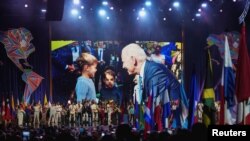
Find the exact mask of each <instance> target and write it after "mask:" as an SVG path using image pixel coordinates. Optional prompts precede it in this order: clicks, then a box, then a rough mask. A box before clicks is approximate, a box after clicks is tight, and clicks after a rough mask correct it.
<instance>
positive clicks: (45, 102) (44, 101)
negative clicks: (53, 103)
mask: <svg viewBox="0 0 250 141" xmlns="http://www.w3.org/2000/svg"><path fill="white" fill-rule="evenodd" d="M47 104H48V99H47V96H46V93H45V94H44V100H43V105H47Z"/></svg>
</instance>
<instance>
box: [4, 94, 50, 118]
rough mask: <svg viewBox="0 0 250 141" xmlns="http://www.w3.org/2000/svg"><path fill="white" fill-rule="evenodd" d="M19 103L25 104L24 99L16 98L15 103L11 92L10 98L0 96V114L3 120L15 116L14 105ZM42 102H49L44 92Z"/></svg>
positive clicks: (45, 103)
mask: <svg viewBox="0 0 250 141" xmlns="http://www.w3.org/2000/svg"><path fill="white" fill-rule="evenodd" d="M20 104H22V105H25V103H24V100H22V101H21V103H20V101H19V99H17V100H16V104H15V100H14V96H13V94H12V95H11V98H10V100H9V99H8V98H7V99H5V98H4V97H2V104H1V106H0V108H1V109H0V111H1V115H0V116H2V118H3V119H5V120H11V119H13V118H14V117H15V113H16V112H15V111H16V105H17V106H19V105H20ZM33 104H34V103H32V104H31V105H33ZM43 104H44V105H47V104H49V102H48V99H47V96H46V94H44V99H43Z"/></svg>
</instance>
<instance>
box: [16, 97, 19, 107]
mask: <svg viewBox="0 0 250 141" xmlns="http://www.w3.org/2000/svg"><path fill="white" fill-rule="evenodd" d="M16 104H17V106H19V105H20V102H19V98H18V97H17V99H16Z"/></svg>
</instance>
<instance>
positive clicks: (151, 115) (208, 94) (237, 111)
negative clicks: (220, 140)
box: [135, 24, 250, 131]
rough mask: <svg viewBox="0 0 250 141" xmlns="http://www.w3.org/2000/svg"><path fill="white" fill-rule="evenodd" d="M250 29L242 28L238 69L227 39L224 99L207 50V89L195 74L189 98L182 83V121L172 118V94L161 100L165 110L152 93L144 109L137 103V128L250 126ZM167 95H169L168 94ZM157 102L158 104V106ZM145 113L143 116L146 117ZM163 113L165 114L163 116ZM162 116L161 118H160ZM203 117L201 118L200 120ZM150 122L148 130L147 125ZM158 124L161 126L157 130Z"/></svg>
mask: <svg viewBox="0 0 250 141" xmlns="http://www.w3.org/2000/svg"><path fill="white" fill-rule="evenodd" d="M245 30H246V27H245V24H243V26H242V31H241V36H240V44H239V54H238V56H239V57H238V61H237V62H238V63H237V66H236V67H235V66H234V64H233V63H232V58H231V54H230V48H229V43H228V37H227V36H225V44H224V50H225V51H224V56H223V57H222V58H224V63H223V66H222V74H221V83H220V87H218V89H219V93H220V96H219V97H220V99H219V101H217V100H216V98H217V97H218V96H216V94H215V89H214V81H213V68H212V61H211V60H212V59H211V54H210V51H209V49H208V50H207V70H206V77H205V82H204V87H203V89H201V88H200V84H199V82H198V79H197V77H196V73H195V71H194V72H193V73H192V77H191V78H192V79H191V89H190V94H189V98H187V95H186V93H185V90H184V83H183V82H184V81H182V84H181V87H180V89H181V98H180V99H181V100H180V101H179V102H180V105H181V110H180V111H178V112H181V116H180V120H179V119H172V117H173V116H172V114H173V113H172V111H171V104H170V99H169V97H168V94H165V95H164V96H163V97H161V98H160V99H161V100H162V103H161V105H162V106H161V107H158V106H159V105H158V104H159V103H157V101H158V100H157V99H158V97H157V96H155V92H153V91H152V92H150V94H149V95H148V99H147V102H146V103H145V104H144V107H141V104H138V103H137V102H136V100H135V118H136V124H135V126H136V128H137V129H139V130H141V129H145V131H150V130H152V129H156V130H157V131H161V130H162V129H163V128H175V127H177V125H178V124H179V123H178V122H180V124H181V128H188V129H191V127H192V126H193V124H195V123H197V122H203V123H204V124H205V125H206V126H208V125H210V124H221V125H225V124H227V125H233V124H250V87H249V84H250V75H249V74H250V58H249V55H248V50H247V44H246V33H245ZM166 93H167V92H166ZM154 103H156V104H154ZM142 113H144V114H143V116H142ZM160 113H161V115H160ZM142 117H143V118H142ZM159 117H160V118H159ZM200 118H201V119H200ZM144 122H145V123H146V124H145V127H144V124H142V123H144ZM155 125H157V126H156V127H155Z"/></svg>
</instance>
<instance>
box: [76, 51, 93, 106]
mask: <svg viewBox="0 0 250 141" xmlns="http://www.w3.org/2000/svg"><path fill="white" fill-rule="evenodd" d="M76 63H77V65H78V67H79V68H80V71H81V76H79V77H78V78H77V83H76V87H75V92H76V99H77V102H82V101H83V100H94V101H96V91H95V85H94V82H93V80H92V78H94V76H95V73H96V66H97V64H98V61H97V59H96V58H95V57H94V56H93V55H91V54H89V53H82V54H81V56H80V57H79V58H78V59H77V60H76Z"/></svg>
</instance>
